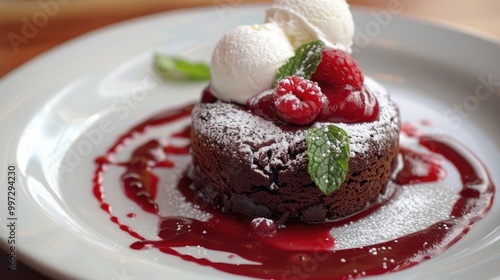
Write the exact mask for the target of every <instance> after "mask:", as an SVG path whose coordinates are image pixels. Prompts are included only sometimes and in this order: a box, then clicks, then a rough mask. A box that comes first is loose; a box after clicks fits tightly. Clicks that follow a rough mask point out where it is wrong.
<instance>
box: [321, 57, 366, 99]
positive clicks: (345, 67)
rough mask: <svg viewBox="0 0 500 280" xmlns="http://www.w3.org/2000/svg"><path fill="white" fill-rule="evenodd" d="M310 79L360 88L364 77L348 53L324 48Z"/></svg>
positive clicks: (339, 85)
mask: <svg viewBox="0 0 500 280" xmlns="http://www.w3.org/2000/svg"><path fill="white" fill-rule="evenodd" d="M311 80H313V81H315V82H318V83H327V84H329V85H332V86H335V87H344V86H346V85H351V86H352V87H353V88H354V89H356V90H361V88H362V87H363V83H364V80H365V78H364V76H363V73H362V72H361V70H360V69H359V67H358V63H357V62H356V60H354V58H353V57H352V56H351V55H350V54H348V53H346V52H344V51H341V50H335V49H324V50H323V58H322V59H321V62H320V64H319V65H318V68H317V69H316V72H315V73H314V74H313V75H312V77H311Z"/></svg>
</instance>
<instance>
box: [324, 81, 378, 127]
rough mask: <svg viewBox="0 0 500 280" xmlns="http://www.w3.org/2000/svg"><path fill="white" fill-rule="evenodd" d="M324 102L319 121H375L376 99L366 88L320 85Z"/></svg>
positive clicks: (376, 115) (376, 114) (376, 112)
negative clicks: (324, 98)
mask: <svg viewBox="0 0 500 280" xmlns="http://www.w3.org/2000/svg"><path fill="white" fill-rule="evenodd" d="M321 90H322V91H323V93H324V95H325V97H326V102H325V105H324V107H323V110H322V111H321V113H320V114H319V115H318V117H317V119H318V120H319V121H327V122H343V123H358V122H371V121H374V120H376V119H377V117H378V113H379V106H378V101H377V98H376V97H375V96H374V95H373V93H372V92H371V91H370V90H369V89H368V88H367V87H366V86H364V87H362V89H361V90H356V89H353V88H352V87H351V86H350V85H347V86H344V87H342V88H338V87H333V86H331V85H327V84H321Z"/></svg>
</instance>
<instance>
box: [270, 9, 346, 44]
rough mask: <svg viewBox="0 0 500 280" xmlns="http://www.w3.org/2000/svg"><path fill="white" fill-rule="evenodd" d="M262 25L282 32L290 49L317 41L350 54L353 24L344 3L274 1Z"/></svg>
mask: <svg viewBox="0 0 500 280" xmlns="http://www.w3.org/2000/svg"><path fill="white" fill-rule="evenodd" d="M265 21H266V22H274V23H276V24H277V25H279V26H280V27H281V28H283V30H284V31H285V33H286V34H287V36H288V37H289V38H290V41H291V42H292V45H293V46H294V48H297V47H299V46H300V45H302V44H305V43H308V42H311V41H314V40H321V41H323V42H324V43H325V46H327V47H331V48H335V49H341V50H344V51H346V52H349V53H350V52H351V45H352V40H353V36H354V22H353V19H352V15H351V12H350V10H349V5H348V4H347V3H346V1H345V0H275V1H274V4H273V5H272V6H271V7H270V8H269V9H268V10H267V11H266V19H265Z"/></svg>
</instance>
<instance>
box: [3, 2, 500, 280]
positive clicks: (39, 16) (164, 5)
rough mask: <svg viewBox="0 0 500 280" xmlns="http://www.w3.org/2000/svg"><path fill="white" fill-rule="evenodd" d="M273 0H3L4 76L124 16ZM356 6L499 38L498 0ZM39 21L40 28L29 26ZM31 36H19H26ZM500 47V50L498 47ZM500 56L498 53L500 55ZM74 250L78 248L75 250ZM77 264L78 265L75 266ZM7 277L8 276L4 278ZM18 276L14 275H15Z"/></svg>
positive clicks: (26, 272)
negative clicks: (394, 7)
mask: <svg viewBox="0 0 500 280" xmlns="http://www.w3.org/2000/svg"><path fill="white" fill-rule="evenodd" d="M270 2H271V0H181V1H178V0H140V1H137V0H0V78H1V77H2V76H4V75H5V74H7V73H8V72H10V71H12V70H13V69H15V68H16V67H17V66H19V65H21V64H23V63H24V62H26V61H28V60H30V59H31V58H33V57H35V56H37V55H39V54H41V53H43V52H45V51H47V50H49V49H51V48H53V47H55V46H57V45H59V44H61V43H64V42H65V41H68V40H70V39H72V38H74V37H77V36H78V35H81V34H84V33H86V32H89V31H91V30H94V29H97V28H100V27H103V26H106V25H110V24H113V23H117V22H120V21H123V20H127V19H131V18H135V17H139V16H144V15H148V14H153V13H158V12H164V11H169V10H174V9H180V8H189V7H197V6H207V7H210V6H212V7H221V6H227V7H237V6H240V5H242V4H247V3H270ZM348 2H349V3H350V4H351V5H352V6H364V7H368V8H373V9H387V8H388V7H389V6H390V5H391V3H399V4H402V7H403V10H402V13H403V14H408V15H413V16H419V17H423V18H428V19H431V20H433V21H439V22H444V23H447V24H452V25H455V26H458V27H460V28H464V29H467V30H469V31H473V32H478V33H481V34H483V35H486V36H487V37H491V38H496V39H497V40H499V39H500V1H499V0H476V1H471V0H348ZM33 23H36V27H35V28H36V30H29V29H27V28H29V27H26V26H27V25H29V24H31V25H33ZM23 32H24V34H25V35H27V36H21V35H22V34H23ZM499 50H500V48H499ZM499 54H500V53H499ZM75 253H76V252H75ZM1 263H2V265H0V279H46V278H45V277H43V276H42V275H40V274H38V273H37V272H35V271H34V270H32V269H30V268H29V264H24V263H18V271H17V272H16V273H15V274H8V275H5V273H6V267H5V264H4V262H3V261H2V262H1ZM75 265H77V264H75ZM5 276H7V278H5ZM13 276H15V277H14V278H12V277H13Z"/></svg>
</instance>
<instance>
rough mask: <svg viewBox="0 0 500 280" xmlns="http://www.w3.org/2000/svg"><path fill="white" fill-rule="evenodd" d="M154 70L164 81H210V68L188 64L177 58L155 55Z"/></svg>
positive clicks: (200, 64)
mask: <svg viewBox="0 0 500 280" xmlns="http://www.w3.org/2000/svg"><path fill="white" fill-rule="evenodd" d="M154 68H155V70H156V72H157V73H158V74H159V75H160V76H162V77H163V78H164V79H174V80H195V81H208V80H210V67H209V66H208V65H206V64H205V63H194V62H189V61H186V60H183V59H180V58H178V57H173V56H167V55H163V54H156V55H155V56H154Z"/></svg>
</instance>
